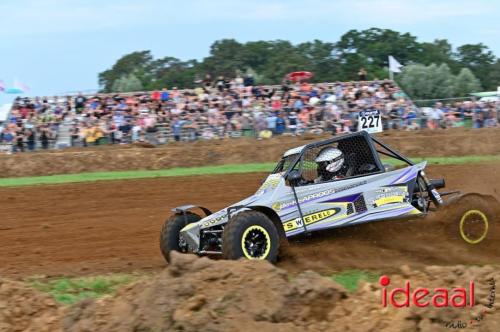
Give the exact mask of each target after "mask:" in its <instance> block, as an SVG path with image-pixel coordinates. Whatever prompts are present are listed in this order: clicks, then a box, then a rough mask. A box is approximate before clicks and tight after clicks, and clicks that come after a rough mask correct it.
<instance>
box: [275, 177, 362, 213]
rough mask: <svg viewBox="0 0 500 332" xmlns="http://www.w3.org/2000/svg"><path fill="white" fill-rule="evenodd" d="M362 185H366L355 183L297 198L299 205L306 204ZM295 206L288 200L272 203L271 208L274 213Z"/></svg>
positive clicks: (295, 203) (292, 201)
mask: <svg viewBox="0 0 500 332" xmlns="http://www.w3.org/2000/svg"><path fill="white" fill-rule="evenodd" d="M364 184H367V181H366V180H365V181H360V182H356V183H353V184H350V185H348V186H343V187H338V188H332V189H327V190H323V191H319V192H317V193H312V194H309V195H306V196H303V197H300V198H299V204H302V203H308V202H310V201H313V200H315V199H319V198H322V197H325V196H328V195H331V194H335V193H338V192H341V191H344V190H348V189H352V188H356V187H359V186H362V185H364ZM295 205H297V202H295V200H290V201H286V202H277V203H274V204H273V206H272V207H273V209H274V210H275V211H281V210H283V209H286V208H289V207H292V206H295Z"/></svg>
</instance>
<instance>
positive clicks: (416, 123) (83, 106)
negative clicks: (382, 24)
mask: <svg viewBox="0 0 500 332" xmlns="http://www.w3.org/2000/svg"><path fill="white" fill-rule="evenodd" d="M498 107H499V103H498V102H493V103H481V102H476V101H465V102H454V103H450V104H445V105H443V104H442V103H436V104H435V105H434V107H428V108H417V107H415V106H414V105H413V103H412V102H411V100H409V99H408V98H407V97H406V96H405V95H404V93H403V92H402V91H401V90H400V89H399V88H398V87H397V86H395V85H394V84H393V83H392V82H391V81H359V82H336V83H317V84H310V83H307V82H301V83H290V84H283V85H282V86H255V85H254V84H253V80H252V79H251V78H248V77H247V78H245V79H244V78H241V77H236V78H234V79H231V80H229V79H225V78H223V77H219V78H218V79H216V80H212V79H211V78H210V77H209V76H207V77H206V78H205V79H204V80H202V81H200V82H199V86H198V87H197V88H195V89H191V90H179V89H177V88H176V87H174V88H172V89H163V90H161V91H153V92H147V93H135V94H115V95H111V94H97V95H93V96H88V95H87V96H84V95H82V94H78V95H76V96H72V97H52V98H46V97H43V98H42V97H36V98H32V99H26V98H18V99H17V100H16V101H15V103H14V106H13V109H12V111H11V114H10V118H9V121H8V123H7V124H4V126H3V128H2V129H1V133H0V143H4V144H5V143H8V144H10V146H11V147H12V150H13V151H25V150H28V151H31V150H34V149H35V148H42V149H47V148H49V147H51V146H52V145H53V144H54V142H55V140H56V139H57V134H58V133H59V134H61V131H59V127H60V126H61V124H62V123H64V124H65V126H66V127H67V128H68V129H69V132H68V133H67V135H68V136H69V142H70V143H69V144H68V145H71V146H88V145H99V144H119V143H130V142H137V141H147V142H149V143H152V144H161V143H167V142H168V141H171V140H173V141H180V140H185V141H191V140H197V139H213V138H225V137H239V136H254V137H257V138H267V137H271V136H273V135H300V134H302V133H304V132H306V131H309V132H313V133H323V132H329V133H331V134H333V135H335V134H340V133H346V132H351V131H356V130H357V117H358V113H359V112H360V111H363V110H379V111H380V113H381V115H382V122H383V126H384V128H385V129H386V130H387V129H406V130H414V129H419V128H430V129H438V128H449V127H457V126H469V127H474V128H482V127H494V126H498V110H497V108H498Z"/></svg>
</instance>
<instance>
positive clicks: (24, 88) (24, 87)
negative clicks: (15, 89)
mask: <svg viewBox="0 0 500 332" xmlns="http://www.w3.org/2000/svg"><path fill="white" fill-rule="evenodd" d="M19 87H20V88H21V90H23V91H24V92H26V91H29V90H30V87H29V86H27V85H26V84H23V83H19Z"/></svg>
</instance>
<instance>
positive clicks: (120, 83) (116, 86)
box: [112, 74, 144, 92]
mask: <svg viewBox="0 0 500 332" xmlns="http://www.w3.org/2000/svg"><path fill="white" fill-rule="evenodd" d="M143 88H144V87H143V86H142V83H141V81H140V80H139V79H138V78H137V76H135V75H134V74H128V75H123V76H122V77H120V78H119V79H117V80H115V81H114V82H113V86H112V90H113V91H115V92H132V91H142V90H143Z"/></svg>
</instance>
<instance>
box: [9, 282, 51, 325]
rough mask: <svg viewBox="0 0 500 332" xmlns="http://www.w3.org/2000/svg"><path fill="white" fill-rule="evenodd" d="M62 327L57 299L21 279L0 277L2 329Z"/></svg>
mask: <svg viewBox="0 0 500 332" xmlns="http://www.w3.org/2000/svg"><path fill="white" fill-rule="evenodd" d="M58 330H59V309H58V306H57V305H56V303H55V302H54V300H53V299H52V298H51V297H50V296H48V295H44V294H41V293H38V292H37V291H35V290H34V289H32V288H29V287H26V286H25V285H23V284H22V283H19V282H15V281H10V280H5V279H0V331H2V332H4V331H5V332H7V331H9V332H10V331H13V332H14V331H28V332H45V331H47V332H48V331H58Z"/></svg>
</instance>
